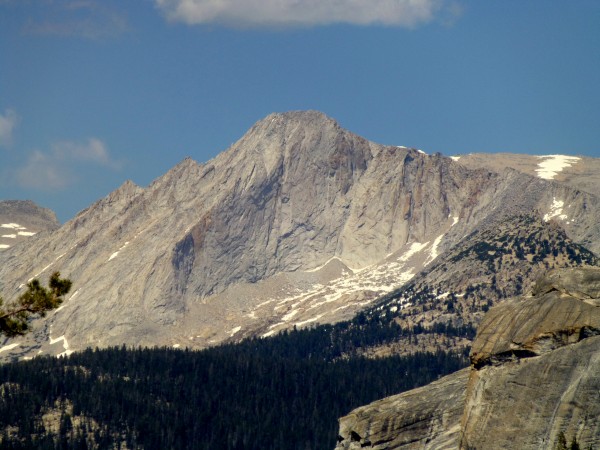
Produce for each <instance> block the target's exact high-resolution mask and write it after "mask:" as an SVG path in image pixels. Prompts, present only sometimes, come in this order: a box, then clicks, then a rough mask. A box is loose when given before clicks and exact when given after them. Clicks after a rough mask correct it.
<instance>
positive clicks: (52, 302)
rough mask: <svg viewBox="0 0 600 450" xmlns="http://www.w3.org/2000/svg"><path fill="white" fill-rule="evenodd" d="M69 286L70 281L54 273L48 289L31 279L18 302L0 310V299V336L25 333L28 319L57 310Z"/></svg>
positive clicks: (0, 306)
mask: <svg viewBox="0 0 600 450" xmlns="http://www.w3.org/2000/svg"><path fill="white" fill-rule="evenodd" d="M71 285H72V283H71V280H69V279H66V278H60V272H54V273H53V274H52V276H51V277H50V281H49V283H48V288H45V287H44V286H42V285H41V283H40V281H39V280H38V279H33V280H31V281H30V282H29V283H27V290H26V291H25V292H24V293H23V294H21V296H20V297H19V298H18V300H17V301H16V302H15V303H14V304H12V305H8V306H7V308H6V309H4V308H2V305H3V304H4V300H3V299H2V297H0V335H2V334H4V335H5V336H7V337H14V336H20V335H23V334H25V333H27V331H29V323H28V322H29V319H30V318H31V317H33V316H39V317H44V316H45V315H46V312H48V311H51V310H53V309H56V308H58V307H59V306H60V304H61V303H62V301H63V297H64V296H65V295H66V294H67V293H68V292H69V291H70V290H71Z"/></svg>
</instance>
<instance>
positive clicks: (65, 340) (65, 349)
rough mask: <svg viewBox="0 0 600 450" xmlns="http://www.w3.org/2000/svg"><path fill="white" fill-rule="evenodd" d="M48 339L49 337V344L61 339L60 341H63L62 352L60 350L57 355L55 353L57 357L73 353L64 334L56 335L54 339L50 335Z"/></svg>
mask: <svg viewBox="0 0 600 450" xmlns="http://www.w3.org/2000/svg"><path fill="white" fill-rule="evenodd" d="M49 339H50V345H54V344H56V343H58V342H60V341H62V343H63V350H64V352H61V353H59V354H58V355H56V357H57V358H60V357H61V356H69V355H70V354H72V353H73V350H71V349H70V348H69V342H68V341H67V338H66V337H65V335H64V334H63V335H62V336H60V337H57V338H56V339H52V337H49Z"/></svg>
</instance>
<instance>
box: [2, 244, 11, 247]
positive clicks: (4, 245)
mask: <svg viewBox="0 0 600 450" xmlns="http://www.w3.org/2000/svg"><path fill="white" fill-rule="evenodd" d="M9 247H10V245H8V244H0V248H9Z"/></svg>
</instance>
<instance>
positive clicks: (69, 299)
mask: <svg viewBox="0 0 600 450" xmlns="http://www.w3.org/2000/svg"><path fill="white" fill-rule="evenodd" d="M78 294H79V289H77V290H76V291H75V292H73V294H72V295H71V296H70V297H69V298H68V299H67V300H64V301H63V304H62V305H60V306H59V307H58V308H57V309H56V310H54V313H55V314H56V313H57V312H59V311H60V310H61V309H63V308H64V307H65V306H67V303H66V302H70V301H71V300H73V299H74V298H75V297H77V295H78Z"/></svg>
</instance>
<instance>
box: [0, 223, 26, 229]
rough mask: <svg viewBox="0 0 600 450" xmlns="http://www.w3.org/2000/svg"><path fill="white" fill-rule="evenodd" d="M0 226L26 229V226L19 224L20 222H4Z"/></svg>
mask: <svg viewBox="0 0 600 450" xmlns="http://www.w3.org/2000/svg"><path fill="white" fill-rule="evenodd" d="M0 228H13V229H15V230H16V229H19V228H20V229H22V230H24V229H25V227H22V226H21V225H19V224H18V223H3V224H2V225H0Z"/></svg>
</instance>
